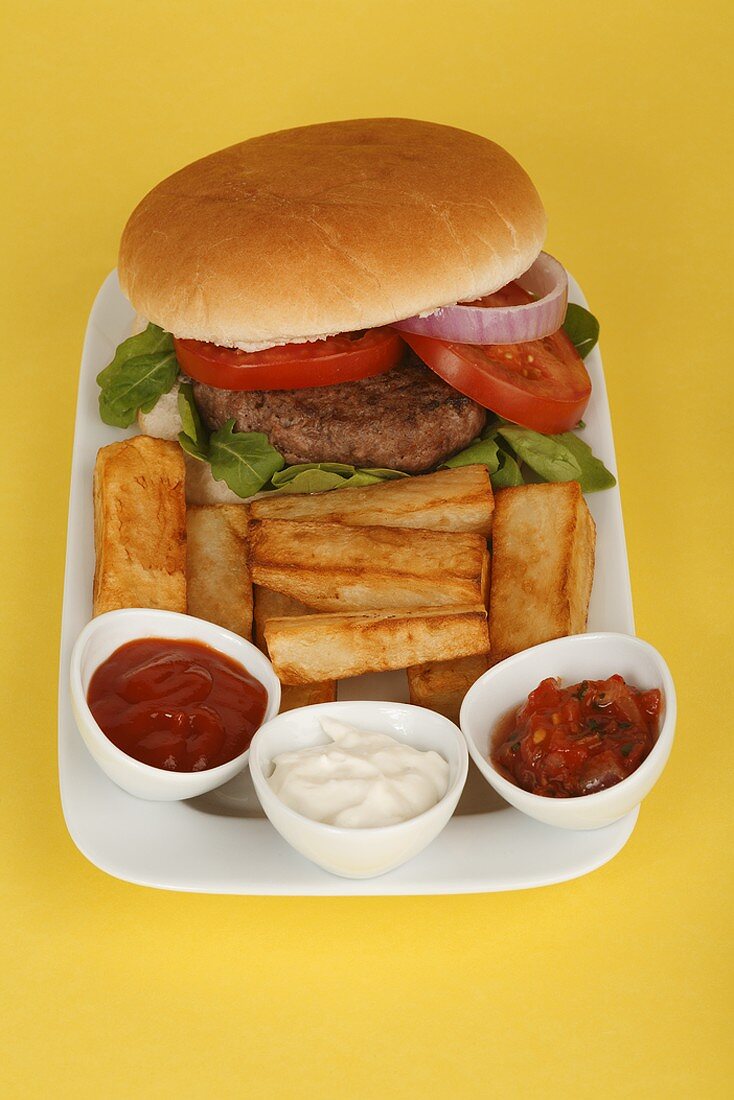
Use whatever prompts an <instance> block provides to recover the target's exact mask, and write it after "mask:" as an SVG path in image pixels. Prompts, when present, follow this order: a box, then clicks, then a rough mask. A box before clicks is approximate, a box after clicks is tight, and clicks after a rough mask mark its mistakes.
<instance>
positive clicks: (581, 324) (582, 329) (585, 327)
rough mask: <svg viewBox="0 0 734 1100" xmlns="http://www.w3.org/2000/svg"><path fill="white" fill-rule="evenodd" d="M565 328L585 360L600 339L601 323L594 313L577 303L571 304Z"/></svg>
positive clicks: (564, 323)
mask: <svg viewBox="0 0 734 1100" xmlns="http://www.w3.org/2000/svg"><path fill="white" fill-rule="evenodd" d="M563 327H564V329H565V330H566V332H567V334H568V335H569V336H570V337H571V340H572V341H573V344H574V347H575V348H576V351H577V352H578V353H579V355H580V356H581V358H582V359H585V358H586V356H587V355H588V354H589V352H590V351H591V349H592V348H593V347H594V346H595V344H596V342H597V340H598V339H599V322H598V321H597V319H596V317H595V316H594V314H593V313H589V311H588V309H584V307H583V306H577V305H576V303H575V302H569V303H568V306H567V308H566V319H565V321H564V322H563Z"/></svg>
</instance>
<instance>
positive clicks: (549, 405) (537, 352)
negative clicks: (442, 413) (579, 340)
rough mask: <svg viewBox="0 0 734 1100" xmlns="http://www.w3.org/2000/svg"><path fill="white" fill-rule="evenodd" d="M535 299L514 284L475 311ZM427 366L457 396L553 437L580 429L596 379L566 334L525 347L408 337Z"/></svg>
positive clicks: (491, 296)
mask: <svg viewBox="0 0 734 1100" xmlns="http://www.w3.org/2000/svg"><path fill="white" fill-rule="evenodd" d="M527 301H532V297H531V295H530V294H528V292H527V291H525V290H523V289H522V287H519V286H518V285H517V284H516V283H509V284H508V286H506V287H503V288H502V289H501V290H499V291H497V293H496V294H490V295H488V296H487V297H486V298H482V299H480V300H479V302H475V303H473V304H474V305H486V306H487V307H489V308H491V307H492V306H493V305H520V304H522V303H524V302H527ZM402 336H403V339H404V340H405V342H406V343H407V344H409V345H410V347H411V348H412V349H413V351H414V352H415V353H416V355H418V356H420V358H421V359H422V360H423V362H424V363H425V364H426V365H427V366H429V367H430V368H431V370H433V371H435V372H436V374H438V375H439V376H440V377H441V378H443V379H444V381H445V382H448V383H449V385H451V386H453V387H454V389H455V390H458V391H459V392H460V393H463V394H464V395H465V396H466V397H471V398H472V400H474V401H476V402H477V403H478V404H479V405H483V406H484V408H485V409H491V410H492V412H495V413H497V415H498V416H502V417H504V419H505V420H511V421H512V422H513V423H514V424H520V425H522V427H524V428H532V429H533V430H534V431H536V432H544V433H545V434H552V433H554V432H566V431H569V429H571V428H573V427H575V426H576V424H578V422H579V420H580V419H581V417H582V416H583V414H584V410H585V409H586V406H587V404H588V403H589V397H590V396H591V379H590V378H589V375H588V374H587V372H586V367H585V366H584V363H583V360H582V359H581V356H580V355H579V353H578V352H577V351H576V348H575V347H574V345H573V343H572V342H571V340H570V339H569V337H568V336H567V335H566V333H565V332H564V330H563V329H562V328H561V329H558V331H557V332H554V333H552V335H550V336H546V337H544V338H543V339H542V340H529V341H528V342H527V343H524V344H488V345H483V346H480V345H478V344H457V343H450V342H448V341H446V340H435V339H433V338H432V337H428V336H415V335H413V334H412V333H409V332H405V333H403V334H402Z"/></svg>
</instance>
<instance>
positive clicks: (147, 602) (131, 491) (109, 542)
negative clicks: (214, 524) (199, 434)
mask: <svg viewBox="0 0 734 1100" xmlns="http://www.w3.org/2000/svg"><path fill="white" fill-rule="evenodd" d="M94 549H95V558H96V560H95V570H94V594H93V610H94V614H95V615H100V614H102V612H103V611H113V610H115V609H116V608H120V607H155V608H162V609H163V610H167V611H181V612H185V611H186V505H185V501H184V464H183V452H182V450H181V448H180V447H179V445H178V443H172V442H169V441H167V440H164V439H153V438H149V437H147V436H135V437H133V438H132V439H125V440H123V441H122V442H121V443H112V444H110V445H109V446H108V447H102V448H101V449H100V450H99V451H98V452H97V461H96V462H95V466H94Z"/></svg>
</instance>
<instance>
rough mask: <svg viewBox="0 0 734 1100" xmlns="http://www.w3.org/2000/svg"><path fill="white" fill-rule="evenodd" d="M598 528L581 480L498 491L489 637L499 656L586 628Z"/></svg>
mask: <svg viewBox="0 0 734 1100" xmlns="http://www.w3.org/2000/svg"><path fill="white" fill-rule="evenodd" d="M594 544H595V527H594V521H593V519H592V517H591V513H590V512H589V509H588V506H587V504H586V501H585V500H584V498H583V495H582V493H581V489H580V487H579V484H578V482H577V481H567V482H563V483H561V484H555V485H547V484H542V485H520V486H517V487H516V488H513V489H502V490H500V491H499V492H498V493H497V494H496V496H495V511H494V522H493V528H492V581H491V585H490V599H489V637H490V655H491V660H492V663H495V662H496V661H498V660H502V659H503V658H504V657H509V656H510V655H511V654H513V653H519V652H520V650H523V649H529V648H530V647H531V646H534V645H539V644H540V643H541V642H547V641H550V640H551V639H552V638H562V637H565V636H566V635H568V634H580V633H582V632H583V631H584V630H585V629H586V619H587V615H588V610H589V599H590V596H591V586H592V583H593V578H594Z"/></svg>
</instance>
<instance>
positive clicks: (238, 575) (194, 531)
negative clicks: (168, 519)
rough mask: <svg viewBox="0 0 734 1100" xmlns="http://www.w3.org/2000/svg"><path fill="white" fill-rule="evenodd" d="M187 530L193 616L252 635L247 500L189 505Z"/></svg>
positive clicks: (189, 582)
mask: <svg viewBox="0 0 734 1100" xmlns="http://www.w3.org/2000/svg"><path fill="white" fill-rule="evenodd" d="M186 534H187V551H186V582H187V584H186V597H187V602H188V613H189V615H196V616H197V618H199V619H207V620H208V621H209V622H212V623H217V625H218V626H223V627H225V628H226V629H227V630H233V631H234V633H235V634H241V635H242V637H243V638H248V639H249V638H252V604H253V597H252V582H251V580H250V571H249V568H248V565H247V508H246V507H245V505H243V504H207V505H201V506H193V507H192V506H189V507H188V509H187V511H186Z"/></svg>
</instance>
